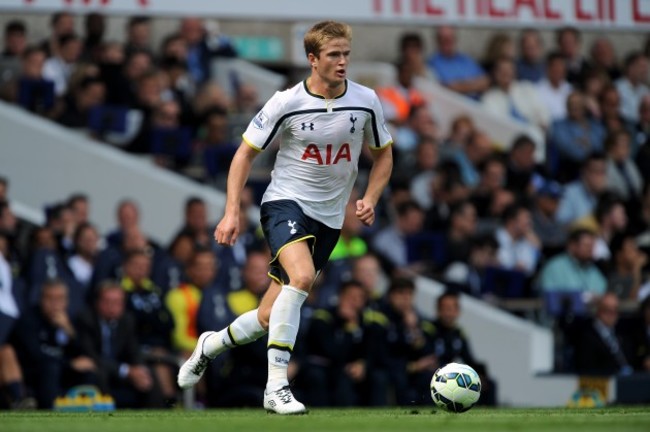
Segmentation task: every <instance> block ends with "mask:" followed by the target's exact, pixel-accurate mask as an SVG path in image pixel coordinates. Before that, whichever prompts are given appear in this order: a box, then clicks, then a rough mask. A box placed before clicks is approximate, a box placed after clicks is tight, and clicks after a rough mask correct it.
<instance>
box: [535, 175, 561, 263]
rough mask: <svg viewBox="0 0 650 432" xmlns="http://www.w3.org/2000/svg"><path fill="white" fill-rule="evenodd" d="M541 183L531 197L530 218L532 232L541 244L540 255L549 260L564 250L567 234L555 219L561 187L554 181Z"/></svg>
mask: <svg viewBox="0 0 650 432" xmlns="http://www.w3.org/2000/svg"><path fill="white" fill-rule="evenodd" d="M542 181H543V183H542V184H541V186H540V187H539V188H537V189H536V191H535V194H534V195H533V207H532V211H531V218H532V222H533V230H534V231H535V234H537V237H539V239H540V240H541V242H542V255H543V256H544V257H546V258H549V257H551V256H553V255H555V254H556V253H558V252H560V251H561V250H562V249H564V244H565V243H566V234H567V233H566V230H565V228H564V226H563V225H562V224H560V223H559V222H558V221H557V219H556V215H557V209H558V207H559V203H560V198H562V194H563V190H562V186H560V184H559V183H557V182H556V181H554V180H548V179H547V180H542Z"/></svg>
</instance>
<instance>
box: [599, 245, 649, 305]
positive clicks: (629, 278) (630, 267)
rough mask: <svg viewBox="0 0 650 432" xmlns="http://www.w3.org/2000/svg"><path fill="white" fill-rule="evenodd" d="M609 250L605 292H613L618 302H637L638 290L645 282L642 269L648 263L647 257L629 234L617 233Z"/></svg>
mask: <svg viewBox="0 0 650 432" xmlns="http://www.w3.org/2000/svg"><path fill="white" fill-rule="evenodd" d="M609 249H610V251H611V255H612V260H611V264H612V265H611V268H610V270H609V272H608V275H607V279H608V280H607V287H608V288H607V290H608V291H609V292H613V293H614V294H616V295H617V296H618V298H619V299H620V300H637V299H638V297H639V288H640V287H641V285H642V284H643V283H644V282H645V280H644V278H643V268H644V267H645V265H646V264H647V263H648V256H647V255H646V254H644V253H643V252H641V250H640V249H639V246H638V245H637V243H636V239H635V237H634V236H633V235H632V234H631V233H629V232H628V233H626V232H623V233H618V234H616V235H615V236H614V237H613V238H612V240H611V242H610V246H609Z"/></svg>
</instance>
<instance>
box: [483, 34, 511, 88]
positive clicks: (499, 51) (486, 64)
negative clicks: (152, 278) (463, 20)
mask: <svg viewBox="0 0 650 432" xmlns="http://www.w3.org/2000/svg"><path fill="white" fill-rule="evenodd" d="M502 59H505V60H510V61H512V62H513V63H514V61H515V43H514V41H513V39H512V37H511V36H510V35H509V34H507V33H502V32H496V33H493V34H492V36H490V38H489V39H488V40H487V42H486V44H485V49H484V50H483V58H482V59H481V67H483V70H485V71H487V72H488V73H490V74H492V73H493V69H494V66H495V65H496V63H497V62H498V61H499V60H502ZM513 66H514V65H513ZM514 76H515V74H514V67H513V79H514Z"/></svg>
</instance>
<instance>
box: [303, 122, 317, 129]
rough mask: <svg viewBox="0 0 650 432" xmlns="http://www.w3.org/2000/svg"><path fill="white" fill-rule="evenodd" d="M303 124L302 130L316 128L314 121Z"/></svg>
mask: <svg viewBox="0 0 650 432" xmlns="http://www.w3.org/2000/svg"><path fill="white" fill-rule="evenodd" d="M301 125H302V128H301V129H302V130H305V129H309V130H314V124H313V123H301Z"/></svg>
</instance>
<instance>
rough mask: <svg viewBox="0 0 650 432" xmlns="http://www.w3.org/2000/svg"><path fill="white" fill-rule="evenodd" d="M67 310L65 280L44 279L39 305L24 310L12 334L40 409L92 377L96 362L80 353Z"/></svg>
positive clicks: (91, 380) (92, 378) (27, 381)
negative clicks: (46, 280) (45, 280)
mask: <svg viewBox="0 0 650 432" xmlns="http://www.w3.org/2000/svg"><path fill="white" fill-rule="evenodd" d="M67 309H68V287H67V286H66V285H65V283H64V282H63V281H61V280H56V279H55V280H51V281H48V282H45V283H44V284H43V287H42V289H41V290H40V300H39V302H38V305H37V306H34V307H33V308H32V309H29V310H27V311H25V313H24V314H23V316H22V317H21V319H20V321H19V322H18V323H17V326H16V329H15V333H14V335H13V337H12V339H13V342H12V344H13V346H14V347H15V349H16V353H17V354H18V358H19V360H20V364H21V367H22V369H23V373H24V376H25V380H26V381H25V382H26V384H27V386H29V387H30V388H32V389H33V391H34V395H35V397H36V400H37V401H38V407H39V408H44V409H51V408H52V407H53V405H54V399H55V398H56V397H57V396H60V395H62V394H63V393H65V391H66V390H67V389H68V388H70V387H72V386H73V385H76V384H90V383H93V382H94V380H95V378H94V373H95V372H96V371H97V366H98V365H97V363H96V362H95V361H94V360H93V359H91V358H90V357H89V356H88V355H85V354H83V353H82V351H81V349H80V347H79V343H78V340H77V332H76V330H75V327H74V326H73V323H72V318H71V317H70V316H69V315H68V312H67Z"/></svg>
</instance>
